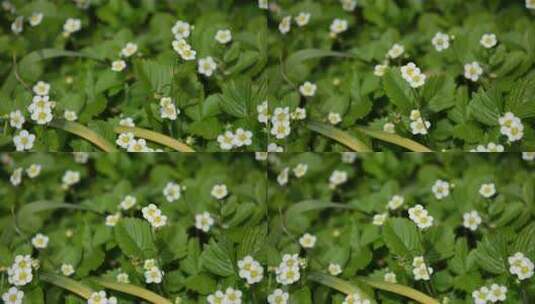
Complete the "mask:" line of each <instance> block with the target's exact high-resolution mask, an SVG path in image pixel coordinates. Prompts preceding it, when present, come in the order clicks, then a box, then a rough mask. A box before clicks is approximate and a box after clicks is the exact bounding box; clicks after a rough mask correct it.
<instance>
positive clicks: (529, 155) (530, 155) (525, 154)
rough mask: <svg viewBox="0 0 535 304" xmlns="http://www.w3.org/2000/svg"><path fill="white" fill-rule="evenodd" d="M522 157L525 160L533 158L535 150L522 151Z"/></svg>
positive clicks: (534, 157) (534, 158)
mask: <svg viewBox="0 0 535 304" xmlns="http://www.w3.org/2000/svg"><path fill="white" fill-rule="evenodd" d="M522 159H523V160H527V161H533V160H535V152H522Z"/></svg>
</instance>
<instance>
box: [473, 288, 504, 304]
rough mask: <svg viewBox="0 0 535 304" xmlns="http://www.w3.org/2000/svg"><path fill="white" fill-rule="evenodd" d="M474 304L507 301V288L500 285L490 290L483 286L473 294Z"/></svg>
mask: <svg viewBox="0 0 535 304" xmlns="http://www.w3.org/2000/svg"><path fill="white" fill-rule="evenodd" d="M472 298H474V304H486V303H489V302H490V303H496V302H500V301H502V302H503V301H505V300H506V299H507V287H505V286H503V285H498V284H492V285H491V286H490V288H488V287H487V286H483V287H481V288H479V289H478V290H474V291H473V292H472Z"/></svg>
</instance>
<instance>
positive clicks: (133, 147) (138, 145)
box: [127, 138, 148, 152]
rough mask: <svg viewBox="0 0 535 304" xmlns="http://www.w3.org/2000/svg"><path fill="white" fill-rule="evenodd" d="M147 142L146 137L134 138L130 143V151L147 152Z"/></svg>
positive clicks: (128, 149)
mask: <svg viewBox="0 0 535 304" xmlns="http://www.w3.org/2000/svg"><path fill="white" fill-rule="evenodd" d="M147 150H148V148H147V142H146V141H145V139H143V138H141V139H137V140H136V139H132V140H131V141H130V143H129V144H128V148H127V151H128V152H147Z"/></svg>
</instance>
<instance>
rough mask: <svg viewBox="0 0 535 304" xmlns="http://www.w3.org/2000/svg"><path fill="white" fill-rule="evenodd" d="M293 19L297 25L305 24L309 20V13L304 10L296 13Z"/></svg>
mask: <svg viewBox="0 0 535 304" xmlns="http://www.w3.org/2000/svg"><path fill="white" fill-rule="evenodd" d="M294 19H295V23H297V25H298V26H305V25H307V24H308V22H309V21H310V14H309V13H306V12H300V13H299V15H297V17H295V18H294Z"/></svg>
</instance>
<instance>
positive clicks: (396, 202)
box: [387, 195, 405, 210]
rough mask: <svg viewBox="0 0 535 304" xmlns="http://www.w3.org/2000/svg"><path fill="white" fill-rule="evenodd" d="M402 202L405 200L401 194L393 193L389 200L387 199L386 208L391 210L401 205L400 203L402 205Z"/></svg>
mask: <svg viewBox="0 0 535 304" xmlns="http://www.w3.org/2000/svg"><path fill="white" fill-rule="evenodd" d="M404 202H405V198H403V196H401V195H394V196H392V198H391V199H390V201H388V204H387V208H388V209H391V210H396V209H398V208H399V207H401V205H403V203H404Z"/></svg>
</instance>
